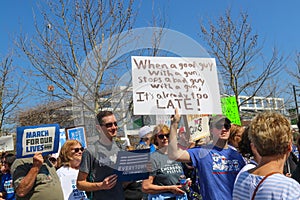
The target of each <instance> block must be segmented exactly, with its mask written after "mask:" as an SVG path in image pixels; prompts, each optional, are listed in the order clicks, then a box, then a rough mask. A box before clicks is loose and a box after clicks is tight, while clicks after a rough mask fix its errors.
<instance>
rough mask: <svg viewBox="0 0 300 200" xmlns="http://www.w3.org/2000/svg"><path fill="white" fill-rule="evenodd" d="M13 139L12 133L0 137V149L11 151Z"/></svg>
mask: <svg viewBox="0 0 300 200" xmlns="http://www.w3.org/2000/svg"><path fill="white" fill-rule="evenodd" d="M13 150H14V139H13V136H12V135H7V136H1V137H0V151H13Z"/></svg>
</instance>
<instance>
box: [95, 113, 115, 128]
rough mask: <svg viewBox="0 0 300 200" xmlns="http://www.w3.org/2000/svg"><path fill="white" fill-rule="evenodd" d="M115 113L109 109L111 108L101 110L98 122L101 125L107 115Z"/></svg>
mask: <svg viewBox="0 0 300 200" xmlns="http://www.w3.org/2000/svg"><path fill="white" fill-rule="evenodd" d="M113 114H114V113H113V112H112V111H109V110H104V111H100V112H99V113H98V114H97V118H96V119H97V121H96V124H98V123H99V125H101V124H102V123H103V120H102V119H103V117H106V116H111V115H113Z"/></svg>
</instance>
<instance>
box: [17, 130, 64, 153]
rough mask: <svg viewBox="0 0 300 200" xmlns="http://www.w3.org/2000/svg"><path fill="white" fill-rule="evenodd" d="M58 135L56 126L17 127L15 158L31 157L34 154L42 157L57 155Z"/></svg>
mask: <svg viewBox="0 0 300 200" xmlns="http://www.w3.org/2000/svg"><path fill="white" fill-rule="evenodd" d="M59 135H60V131H59V125H58V124H45V125H38V126H22V127H18V128H17V155H16V156H17V158H26V157H33V155H34V154H35V153H36V152H42V154H43V155H47V154H52V153H57V151H58V147H59Z"/></svg>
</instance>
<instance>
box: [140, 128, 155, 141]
mask: <svg viewBox="0 0 300 200" xmlns="http://www.w3.org/2000/svg"><path fill="white" fill-rule="evenodd" d="M150 132H152V129H151V128H150V126H143V127H142V128H141V129H140V130H139V136H140V138H143V137H144V136H145V135H147V134H148V133H150Z"/></svg>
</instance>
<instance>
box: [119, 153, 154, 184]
mask: <svg viewBox="0 0 300 200" xmlns="http://www.w3.org/2000/svg"><path fill="white" fill-rule="evenodd" d="M149 161H150V149H140V150H134V151H119V152H118V156H117V163H116V166H117V172H116V174H117V175H118V180H119V181H135V180H143V179H147V178H148V177H149V172H148V169H147V166H148V164H149Z"/></svg>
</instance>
